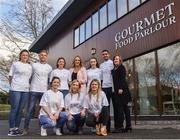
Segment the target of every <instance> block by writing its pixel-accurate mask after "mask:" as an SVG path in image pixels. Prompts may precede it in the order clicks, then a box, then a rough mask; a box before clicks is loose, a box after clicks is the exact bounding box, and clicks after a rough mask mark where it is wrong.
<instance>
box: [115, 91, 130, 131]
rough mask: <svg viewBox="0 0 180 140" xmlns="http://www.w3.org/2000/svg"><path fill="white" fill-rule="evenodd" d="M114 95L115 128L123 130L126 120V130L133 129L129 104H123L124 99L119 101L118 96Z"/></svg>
mask: <svg viewBox="0 0 180 140" xmlns="http://www.w3.org/2000/svg"><path fill="white" fill-rule="evenodd" d="M115 94H116V93H114V95H113V98H112V102H113V108H114V128H115V129H118V128H123V127H124V126H123V122H124V119H125V121H126V126H125V127H126V128H128V127H131V115H130V110H129V107H128V105H127V104H124V103H123V104H122V102H121V101H122V99H119V97H118V96H116V95H115Z"/></svg>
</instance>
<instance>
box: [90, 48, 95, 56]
mask: <svg viewBox="0 0 180 140" xmlns="http://www.w3.org/2000/svg"><path fill="white" fill-rule="evenodd" d="M95 54H96V48H91V55H93V56H94V55H95Z"/></svg>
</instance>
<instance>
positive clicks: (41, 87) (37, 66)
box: [30, 62, 52, 92]
mask: <svg viewBox="0 0 180 140" xmlns="http://www.w3.org/2000/svg"><path fill="white" fill-rule="evenodd" d="M32 68H33V75H32V80H31V88H30V91H34V92H45V91H47V89H48V77H49V76H50V72H51V71H52V67H51V66H50V65H49V64H47V63H45V64H43V63H40V62H37V63H34V64H32Z"/></svg>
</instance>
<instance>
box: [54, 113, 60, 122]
mask: <svg viewBox="0 0 180 140" xmlns="http://www.w3.org/2000/svg"><path fill="white" fill-rule="evenodd" d="M59 114H60V113H59V112H56V113H55V114H54V117H55V118H56V120H57V119H58V118H59Z"/></svg>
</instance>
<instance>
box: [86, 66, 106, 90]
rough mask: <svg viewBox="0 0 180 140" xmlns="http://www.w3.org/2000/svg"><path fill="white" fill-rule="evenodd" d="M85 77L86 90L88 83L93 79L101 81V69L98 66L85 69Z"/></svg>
mask: <svg viewBox="0 0 180 140" xmlns="http://www.w3.org/2000/svg"><path fill="white" fill-rule="evenodd" d="M87 78H88V82H87V92H88V90H89V86H90V83H91V81H92V80H93V79H97V80H98V81H99V82H100V83H101V79H102V72H101V69H99V68H95V69H92V68H90V69H88V70H87Z"/></svg>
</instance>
